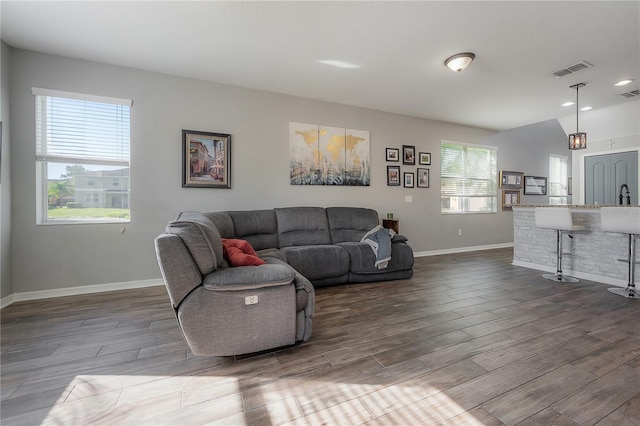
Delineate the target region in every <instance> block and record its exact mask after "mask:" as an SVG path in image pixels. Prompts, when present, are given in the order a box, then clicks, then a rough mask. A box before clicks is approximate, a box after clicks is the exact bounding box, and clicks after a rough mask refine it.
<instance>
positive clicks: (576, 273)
mask: <svg viewBox="0 0 640 426" xmlns="http://www.w3.org/2000/svg"><path fill="white" fill-rule="evenodd" d="M511 264H512V265H514V266H522V267H523V268H529V269H537V270H538V271H543V272H551V273H554V274H555V273H556V268H555V267H552V266H545V265H538V264H537V263H530V262H524V261H522V260H514V261H513V262H512V263H511ZM562 273H563V274H564V275H568V276H570V277H576V278H582V279H583V280H589V281H595V282H598V283H603V284H609V285H615V286H616V287H624V288H626V287H627V284H628V283H627V282H626V281H624V280H620V279H618V278H611V277H603V276H602V275H594V274H588V273H584V272H579V271H573V270H571V269H566V270H565V269H564V268H562Z"/></svg>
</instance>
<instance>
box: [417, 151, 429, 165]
mask: <svg viewBox="0 0 640 426" xmlns="http://www.w3.org/2000/svg"><path fill="white" fill-rule="evenodd" d="M418 164H420V165H421V166H430V165H431V153H430V152H419V153H418Z"/></svg>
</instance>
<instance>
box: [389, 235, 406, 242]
mask: <svg viewBox="0 0 640 426" xmlns="http://www.w3.org/2000/svg"><path fill="white" fill-rule="evenodd" d="M407 241H409V239H408V238H407V237H405V236H404V235H401V234H395V235H394V236H393V237H391V243H406V242H407Z"/></svg>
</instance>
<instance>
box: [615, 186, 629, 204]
mask: <svg viewBox="0 0 640 426" xmlns="http://www.w3.org/2000/svg"><path fill="white" fill-rule="evenodd" d="M623 189H626V190H627V204H629V205H631V194H630V193H629V186H628V185H627V184H626V183H623V184H622V185H620V195H618V199H619V200H620V205H622V190H623Z"/></svg>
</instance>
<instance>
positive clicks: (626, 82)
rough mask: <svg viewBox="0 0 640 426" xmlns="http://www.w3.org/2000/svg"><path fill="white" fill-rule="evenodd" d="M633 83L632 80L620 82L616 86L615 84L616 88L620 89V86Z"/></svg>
mask: <svg viewBox="0 0 640 426" xmlns="http://www.w3.org/2000/svg"><path fill="white" fill-rule="evenodd" d="M630 83H633V79H630V80H620V81H619V82H617V83H616V84H614V86H616V87H620V86H626V85H627V84H630Z"/></svg>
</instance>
